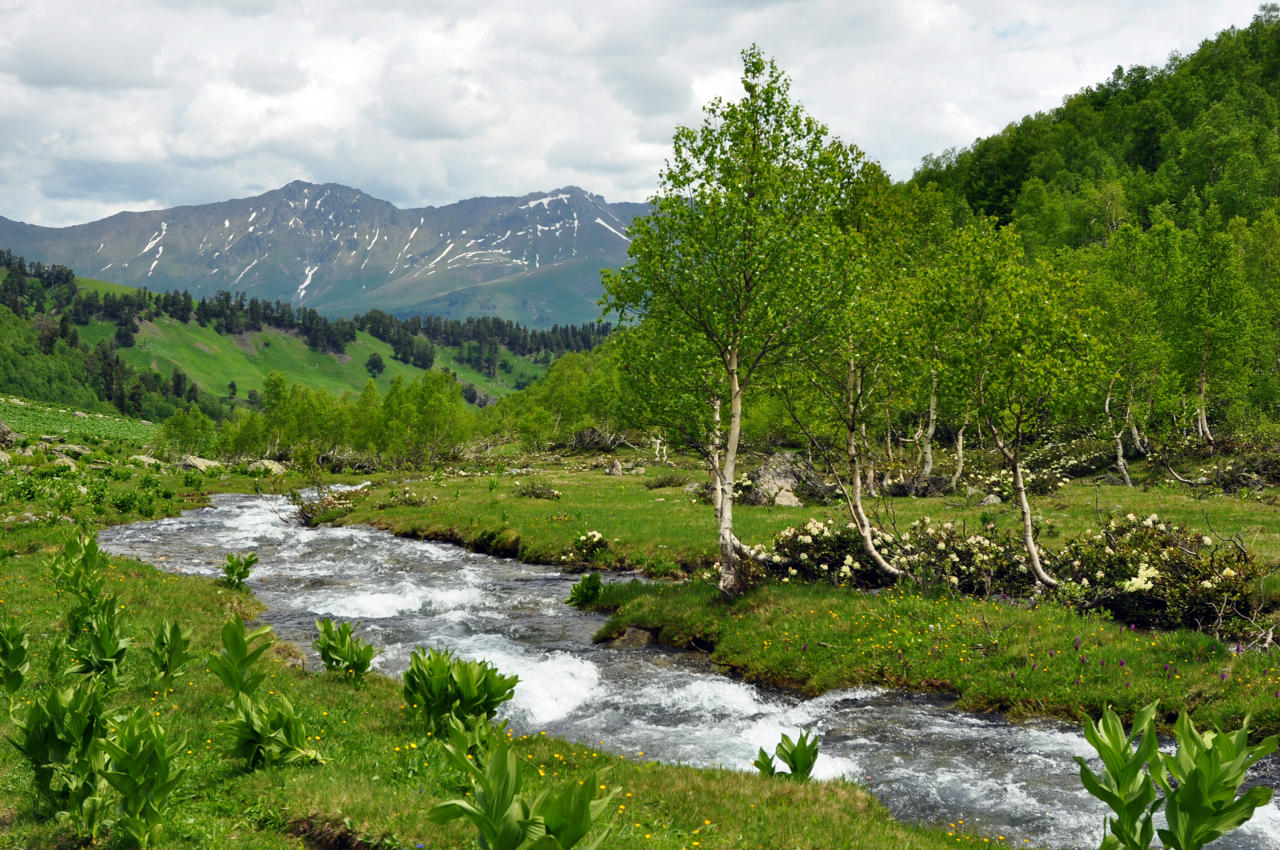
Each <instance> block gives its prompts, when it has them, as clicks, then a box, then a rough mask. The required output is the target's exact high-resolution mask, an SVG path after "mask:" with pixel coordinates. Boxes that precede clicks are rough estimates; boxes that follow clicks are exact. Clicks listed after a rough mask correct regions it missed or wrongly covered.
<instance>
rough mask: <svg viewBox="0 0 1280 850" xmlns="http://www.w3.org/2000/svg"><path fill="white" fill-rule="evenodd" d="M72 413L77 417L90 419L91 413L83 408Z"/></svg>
mask: <svg viewBox="0 0 1280 850" xmlns="http://www.w3.org/2000/svg"><path fill="white" fill-rule="evenodd" d="M71 415H72V416H74V417H75V418H77V419H88V418H89V414H87V413H85V412H84V411H83V410H77V411H74V412H73V413H72V414H71Z"/></svg>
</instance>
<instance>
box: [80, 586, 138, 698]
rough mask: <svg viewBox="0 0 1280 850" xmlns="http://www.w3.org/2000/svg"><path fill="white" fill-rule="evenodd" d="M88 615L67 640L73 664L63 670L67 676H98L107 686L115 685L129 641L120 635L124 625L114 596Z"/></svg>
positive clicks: (106, 598) (104, 598)
mask: <svg viewBox="0 0 1280 850" xmlns="http://www.w3.org/2000/svg"><path fill="white" fill-rule="evenodd" d="M101 601H102V604H100V605H98V606H97V607H96V609H95V610H93V612H92V613H90V614H89V616H88V618H87V619H86V621H85V623H84V626H83V627H82V628H81V630H80V632H79V633H78V634H73V635H72V636H71V639H70V640H69V641H68V644H67V645H68V648H69V649H70V651H71V653H72V655H73V659H74V660H73V661H72V664H71V666H70V667H68V668H67V673H69V674H80V675H85V676H100V677H102V680H103V681H104V682H105V683H106V684H107V686H108V687H110V686H112V685H114V684H115V682H116V679H117V678H118V677H119V675H120V665H121V664H122V663H123V662H124V656H125V653H126V652H127V651H128V649H129V647H130V646H131V645H132V643H133V641H132V640H131V639H130V638H128V637H127V636H126V635H125V634H124V622H123V618H122V616H121V614H120V606H119V605H118V604H116V598H115V597H114V596H107V597H103V598H102V600H101Z"/></svg>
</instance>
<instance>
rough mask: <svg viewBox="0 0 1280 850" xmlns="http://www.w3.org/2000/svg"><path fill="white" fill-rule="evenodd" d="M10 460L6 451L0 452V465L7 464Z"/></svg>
mask: <svg viewBox="0 0 1280 850" xmlns="http://www.w3.org/2000/svg"><path fill="white" fill-rule="evenodd" d="M12 460H13V458H11V457H9V453H8V452H0V466H8V465H9V464H10V463H11V462H12Z"/></svg>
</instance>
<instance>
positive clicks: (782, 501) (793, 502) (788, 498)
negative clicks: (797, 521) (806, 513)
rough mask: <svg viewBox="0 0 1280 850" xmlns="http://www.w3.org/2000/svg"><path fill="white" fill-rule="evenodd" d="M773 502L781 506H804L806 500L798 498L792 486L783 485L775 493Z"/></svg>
mask: <svg viewBox="0 0 1280 850" xmlns="http://www.w3.org/2000/svg"><path fill="white" fill-rule="evenodd" d="M773 503H774V504H775V505H777V506H778V507H780V508H803V507H804V502H801V501H800V500H799V499H797V498H796V494H795V493H793V492H791V488H790V487H783V488H782V489H781V490H779V491H778V492H777V493H775V494H774V495H773Z"/></svg>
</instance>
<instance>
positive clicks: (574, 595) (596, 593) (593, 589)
mask: <svg viewBox="0 0 1280 850" xmlns="http://www.w3.org/2000/svg"><path fill="white" fill-rule="evenodd" d="M602 587H603V585H602V584H601V582H600V573H587V574H586V575H584V576H583V577H582V578H580V579H578V581H577V582H576V583H574V585H573V587H571V588H570V589H569V598H568V599H566V600H565V602H568V603H569V604H570V605H572V606H573V607H575V608H585V607H587V606H588V605H592V604H594V603H595V602H596V600H598V599H599V598H600V591H601V588H602Z"/></svg>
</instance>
